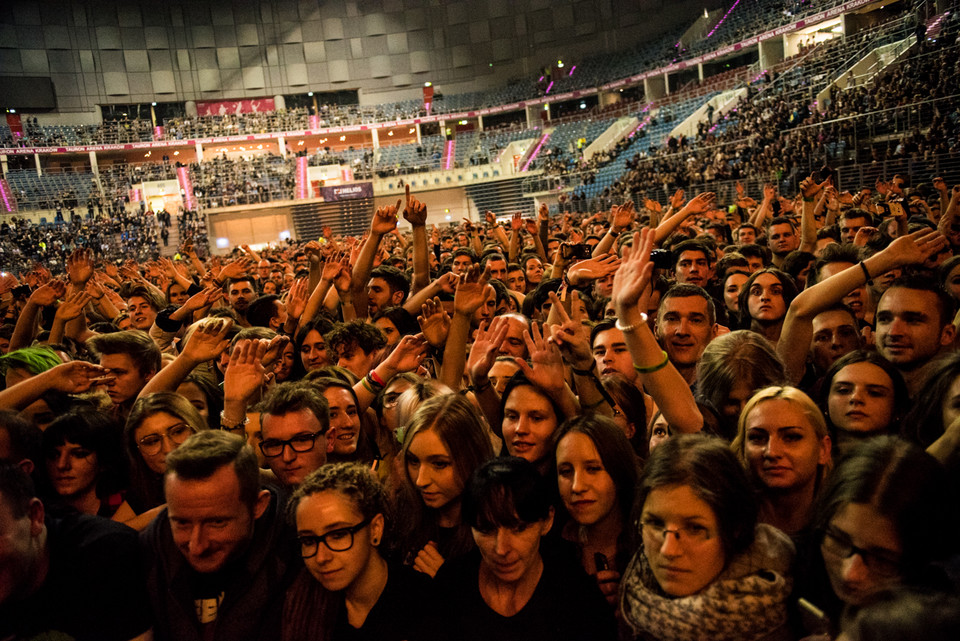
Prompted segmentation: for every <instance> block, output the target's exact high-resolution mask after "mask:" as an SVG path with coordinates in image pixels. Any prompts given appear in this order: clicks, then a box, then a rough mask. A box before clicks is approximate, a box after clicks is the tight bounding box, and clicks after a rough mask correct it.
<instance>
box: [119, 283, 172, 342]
mask: <svg viewBox="0 0 960 641" xmlns="http://www.w3.org/2000/svg"><path fill="white" fill-rule="evenodd" d="M164 307H165V305H164V301H163V299H162V298H160V297H159V296H157V295H156V294H155V293H154V292H153V291H151V290H149V289H147V288H146V287H143V286H142V285H140V286H137V287H134V288H133V290H131V292H130V295H129V296H128V297H127V313H128V314H129V315H130V326H131V327H132V328H133V329H139V330H142V331H144V332H148V331H150V328H151V327H152V326H153V321H155V320H156V319H157V314H158V313H159V312H160V310H161V309H163V308H164Z"/></svg>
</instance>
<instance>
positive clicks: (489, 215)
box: [483, 211, 497, 227]
mask: <svg viewBox="0 0 960 641" xmlns="http://www.w3.org/2000/svg"><path fill="white" fill-rule="evenodd" d="M483 219H484V220H485V221H487V224H488V225H490V226H491V227H493V226H494V225H496V224H497V215H496V214H495V213H493V212H492V211H486V212H484V213H483Z"/></svg>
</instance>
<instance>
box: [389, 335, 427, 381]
mask: <svg viewBox="0 0 960 641" xmlns="http://www.w3.org/2000/svg"><path fill="white" fill-rule="evenodd" d="M427 347H428V344H427V340H426V339H425V338H424V337H423V334H415V335H413V336H411V335H409V334H408V335H406V336H404V337H403V338H401V339H400V342H399V343H397V346H396V347H394V348H393V351H392V352H390V355H389V356H387V357H386V358H385V359H384V360H383V365H384V366H385V367H386V368H387V369H390V370H392V371H393V372H394V373H398V372H413V371H416V370H417V368H419V367H420V365H421V363H423V359H424V358H426V356H427Z"/></svg>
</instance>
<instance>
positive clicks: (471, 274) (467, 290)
mask: <svg viewBox="0 0 960 641" xmlns="http://www.w3.org/2000/svg"><path fill="white" fill-rule="evenodd" d="M489 279H490V272H489V266H488V268H487V269H486V270H484V271H483V273H482V274H481V273H480V267H479V266H478V265H472V266H471V267H470V269H468V270H467V272H466V273H464V274H460V282H459V283H457V290H456V292H455V293H454V295H453V311H454V312H455V313H457V314H462V315H463V316H466V317H468V318H469V317H471V316H473V313H474V312H475V311H477V310H478V309H480V307H482V306H483V304H484V303H485V302H486V301H487V296H489V295H490V292H492V291H493V285H488V284H487V281H488V280H489Z"/></svg>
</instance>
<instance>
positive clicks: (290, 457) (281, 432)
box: [259, 383, 336, 489]
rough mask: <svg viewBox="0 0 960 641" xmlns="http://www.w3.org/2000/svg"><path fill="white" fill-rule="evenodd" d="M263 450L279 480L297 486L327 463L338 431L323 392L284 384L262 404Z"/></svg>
mask: <svg viewBox="0 0 960 641" xmlns="http://www.w3.org/2000/svg"><path fill="white" fill-rule="evenodd" d="M260 412H261V414H260V429H261V441H260V444H259V447H260V452H261V453H262V454H263V456H264V458H265V459H266V461H267V465H268V466H269V467H270V469H271V470H273V473H274V474H275V475H276V477H277V480H278V481H280V483H281V484H283V486H284V487H285V488H287V489H292V488H295V487H296V486H298V485H300V483H302V482H303V479H305V478H306V477H307V475H308V474H310V472H312V471H314V470H315V469H317V468H318V467H320V466H321V465H323V464H324V463H326V462H327V454H329V453H330V452H332V451H333V439H334V436H335V434H336V433H335V431H334V430H331V429H330V410H329V408H328V407H327V401H326V399H325V398H324V397H323V395H322V394H321V393H320V392H318V391H317V390H315V389H314V388H312V387H308V386H304V385H298V384H296V383H281V384H280V385H278V386H277V387H275V388H274V389H273V390H272V391H271V392H270V394H269V396H267V398H266V399H264V400H263V403H262V404H261V405H260Z"/></svg>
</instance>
